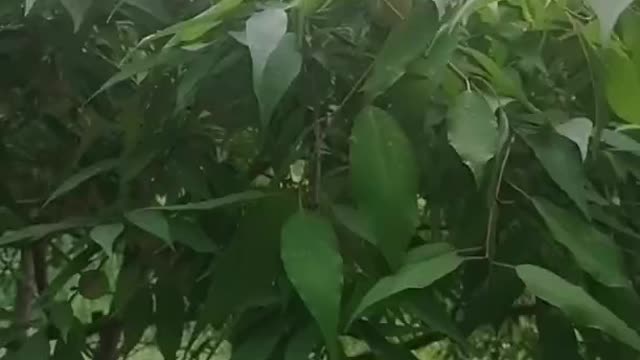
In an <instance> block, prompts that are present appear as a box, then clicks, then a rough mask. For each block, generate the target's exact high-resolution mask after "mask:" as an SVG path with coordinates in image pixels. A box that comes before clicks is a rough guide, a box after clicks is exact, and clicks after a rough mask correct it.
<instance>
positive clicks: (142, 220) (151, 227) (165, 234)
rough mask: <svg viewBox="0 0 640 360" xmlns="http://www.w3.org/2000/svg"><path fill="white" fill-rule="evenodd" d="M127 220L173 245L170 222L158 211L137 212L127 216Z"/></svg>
mask: <svg viewBox="0 0 640 360" xmlns="http://www.w3.org/2000/svg"><path fill="white" fill-rule="evenodd" d="M125 217H126V218H127V220H129V222H130V223H132V224H133V225H135V226H137V227H139V228H140V229H142V230H144V231H146V232H148V233H150V234H152V235H154V236H156V237H158V238H160V239H162V240H164V241H165V242H166V243H167V244H172V243H173V240H172V239H171V232H170V229H169V222H168V221H167V218H165V217H164V215H163V214H162V213H161V212H160V211H157V210H146V209H145V210H135V211H132V212H129V213H127V214H125Z"/></svg>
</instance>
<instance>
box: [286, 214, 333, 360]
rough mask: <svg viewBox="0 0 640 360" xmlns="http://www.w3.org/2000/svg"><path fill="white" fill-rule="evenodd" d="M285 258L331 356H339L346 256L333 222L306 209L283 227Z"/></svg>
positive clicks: (288, 272) (288, 270)
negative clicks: (340, 247) (307, 211)
mask: <svg viewBox="0 0 640 360" xmlns="http://www.w3.org/2000/svg"><path fill="white" fill-rule="evenodd" d="M281 254H282V255H281V256H282V261H283V264H284V268H285V270H286V272H287V276H288V277H289V280H290V281H291V283H292V284H293V286H294V287H295V288H296V290H297V291H298V294H300V297H301V298H302V300H303V301H304V303H305V304H306V306H307V308H308V309H309V312H310V313H311V314H312V315H313V317H314V318H315V319H316V321H317V322H318V325H319V326H320V329H321V330H322V333H323V335H324V338H325V341H326V343H327V348H328V349H329V354H330V358H331V359H338V356H339V350H338V349H339V348H338V323H339V320H340V319H339V316H340V299H341V297H342V282H343V280H342V257H341V256H340V252H339V250H338V240H337V238H336V235H335V233H334V231H333V227H332V226H331V223H330V222H328V221H327V220H326V219H324V218H322V217H320V216H318V215H313V214H309V213H305V212H300V213H298V214H295V215H293V216H292V217H291V218H290V219H289V220H288V221H287V223H286V224H285V225H284V228H283V229H282V250H281Z"/></svg>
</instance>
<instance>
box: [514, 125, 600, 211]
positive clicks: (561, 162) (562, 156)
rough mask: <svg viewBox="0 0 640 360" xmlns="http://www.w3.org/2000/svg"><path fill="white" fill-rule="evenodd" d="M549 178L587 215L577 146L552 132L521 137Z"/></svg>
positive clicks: (584, 177)
mask: <svg viewBox="0 0 640 360" xmlns="http://www.w3.org/2000/svg"><path fill="white" fill-rule="evenodd" d="M524 140H525V141H526V142H527V144H528V145H529V146H530V147H531V149H533V152H534V153H535V155H536V157H537V158H538V160H539V161H540V163H541V164H542V166H543V167H544V169H545V170H546V171H547V173H548V174H549V176H550V177H551V179H553V181H555V182H556V184H558V186H559V187H560V188H561V189H562V190H563V191H564V192H565V193H566V194H567V195H568V196H569V198H570V199H571V200H573V202H574V203H575V204H576V205H577V206H578V208H579V209H580V210H581V211H582V212H583V213H584V214H585V215H587V217H588V216H589V211H588V206H587V196H586V191H585V187H586V185H587V179H586V176H585V173H584V169H583V167H582V161H581V158H580V151H579V150H578V146H577V145H576V144H575V143H573V142H572V141H571V140H569V139H567V138H565V137H564V136H560V135H558V134H557V133H555V132H553V131H548V130H545V131H542V132H539V133H536V134H534V135H527V136H525V137H524Z"/></svg>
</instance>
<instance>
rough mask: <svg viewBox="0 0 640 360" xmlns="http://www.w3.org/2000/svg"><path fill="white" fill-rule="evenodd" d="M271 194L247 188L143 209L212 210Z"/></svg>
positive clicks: (259, 198)
mask: <svg viewBox="0 0 640 360" xmlns="http://www.w3.org/2000/svg"><path fill="white" fill-rule="evenodd" d="M271 195H272V194H271ZM271 195H270V194H266V193H263V192H261V191H253V190H249V191H244V192H241V193H235V194H230V195H226V196H223V197H220V198H216V199H211V200H205V201H200V202H195V203H189V204H184V205H170V206H153V207H149V208H146V209H145V210H164V211H204V210H213V209H217V208H221V207H225V206H229V205H237V204H243V203H246V202H253V201H256V200H261V199H264V198H266V197H269V196H271Z"/></svg>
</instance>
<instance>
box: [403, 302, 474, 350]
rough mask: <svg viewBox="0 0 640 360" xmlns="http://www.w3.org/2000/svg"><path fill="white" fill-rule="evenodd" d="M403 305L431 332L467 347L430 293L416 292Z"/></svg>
mask: <svg viewBox="0 0 640 360" xmlns="http://www.w3.org/2000/svg"><path fill="white" fill-rule="evenodd" d="M404 303H405V304H406V305H407V310H408V311H410V312H411V313H412V314H413V315H414V316H415V317H416V318H418V319H420V321H422V322H424V323H425V324H426V325H427V326H428V327H429V328H430V329H431V330H433V331H437V332H440V333H442V334H445V335H447V336H448V337H449V338H451V339H453V340H455V341H456V342H457V343H458V344H460V345H462V346H464V347H469V344H468V343H467V340H466V339H465V336H464V335H463V334H462V331H460V329H459V328H458V326H457V325H456V323H455V322H454V321H453V320H452V319H451V316H450V315H449V313H448V312H447V309H446V307H445V305H444V304H441V303H440V302H439V301H437V300H436V298H435V296H434V295H433V293H432V292H430V291H419V292H416V293H414V294H411V296H409V297H408V298H407V300H406V302H404Z"/></svg>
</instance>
